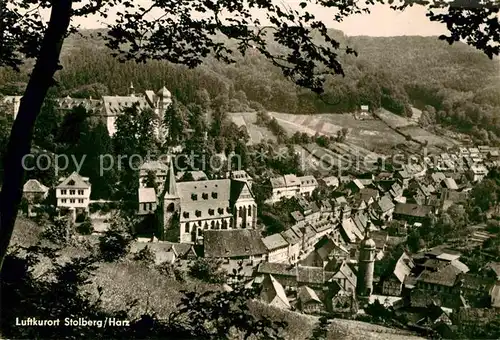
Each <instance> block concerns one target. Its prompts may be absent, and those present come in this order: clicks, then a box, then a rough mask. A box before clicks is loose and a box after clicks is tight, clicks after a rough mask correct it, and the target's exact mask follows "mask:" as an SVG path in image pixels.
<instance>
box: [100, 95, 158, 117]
mask: <svg viewBox="0 0 500 340" xmlns="http://www.w3.org/2000/svg"><path fill="white" fill-rule="evenodd" d="M102 100H103V102H104V110H105V114H106V115H107V116H116V115H119V114H121V113H123V110H124V109H125V108H127V107H132V105H134V104H136V103H137V104H138V106H139V109H146V108H150V106H149V104H148V102H147V101H146V99H145V98H142V97H135V96H103V97H102Z"/></svg>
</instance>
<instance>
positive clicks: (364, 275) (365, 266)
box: [356, 220, 377, 296]
mask: <svg viewBox="0 0 500 340" xmlns="http://www.w3.org/2000/svg"><path fill="white" fill-rule="evenodd" d="M370 227H371V221H370V220H368V221H367V223H366V227H365V237H364V239H363V241H361V244H360V247H359V260H358V277H357V281H356V292H357V295H358V296H370V295H371V294H372V292H373V272H374V268H375V253H376V251H377V246H376V244H375V241H373V240H372V239H371V238H370Z"/></svg>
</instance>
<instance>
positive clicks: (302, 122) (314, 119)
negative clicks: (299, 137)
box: [270, 112, 405, 150]
mask: <svg viewBox="0 0 500 340" xmlns="http://www.w3.org/2000/svg"><path fill="white" fill-rule="evenodd" d="M270 114H271V115H272V116H273V117H275V118H276V120H277V121H278V123H279V124H280V125H281V126H283V127H284V128H285V130H286V131H287V132H288V133H289V134H294V133H295V132H297V131H299V132H306V133H308V134H310V135H314V134H316V133H318V134H320V135H329V136H332V135H336V134H337V132H338V131H340V130H342V128H347V129H348V130H349V133H348V135H347V141H348V142H351V143H352V144H355V145H359V146H361V147H364V148H366V149H369V150H374V149H384V148H387V147H389V148H390V147H392V146H394V145H397V144H399V143H404V142H405V139H404V137H403V136H401V135H400V134H398V133H397V132H395V131H393V130H392V129H391V128H390V127H388V126H387V125H386V124H385V123H384V122H382V121H380V120H375V119H369V120H357V119H355V118H354V116H353V115H351V114H318V115H294V114H287V113H277V112H270Z"/></svg>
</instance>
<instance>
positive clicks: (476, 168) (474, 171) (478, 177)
mask: <svg viewBox="0 0 500 340" xmlns="http://www.w3.org/2000/svg"><path fill="white" fill-rule="evenodd" d="M486 175H488V169H487V168H486V167H485V166H484V165H472V166H471V167H470V171H469V177H470V179H471V180H472V181H473V182H479V181H482V180H483V178H484V177H486Z"/></svg>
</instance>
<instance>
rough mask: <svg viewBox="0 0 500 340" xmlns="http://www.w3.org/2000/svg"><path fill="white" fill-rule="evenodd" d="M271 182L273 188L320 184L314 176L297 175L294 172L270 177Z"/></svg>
mask: <svg viewBox="0 0 500 340" xmlns="http://www.w3.org/2000/svg"><path fill="white" fill-rule="evenodd" d="M270 182H271V186H272V188H273V189H280V188H292V187H308V186H317V185H318V181H317V180H316V178H314V176H302V177H297V176H296V175H293V174H288V175H284V176H279V177H273V178H270Z"/></svg>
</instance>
